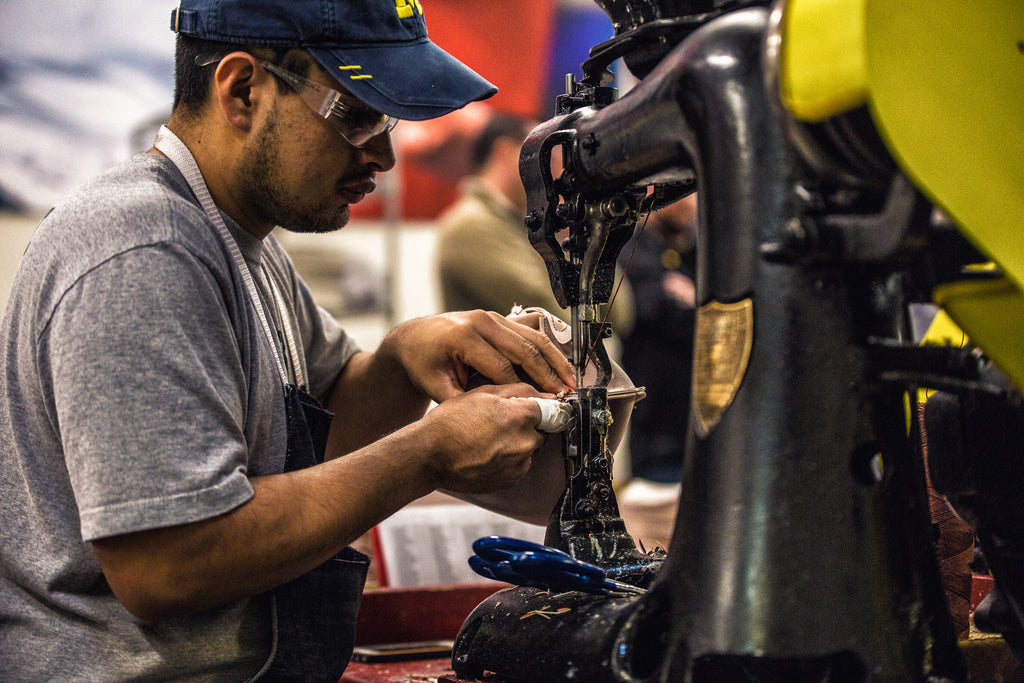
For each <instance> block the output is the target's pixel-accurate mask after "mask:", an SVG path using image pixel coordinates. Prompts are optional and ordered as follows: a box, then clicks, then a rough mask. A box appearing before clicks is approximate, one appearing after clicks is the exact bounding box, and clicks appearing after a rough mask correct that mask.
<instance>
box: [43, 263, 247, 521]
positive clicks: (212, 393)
mask: <svg viewBox="0 0 1024 683" xmlns="http://www.w3.org/2000/svg"><path fill="white" fill-rule="evenodd" d="M224 291H225V285H224V283H223V282H220V281H219V280H218V278H217V277H216V276H215V275H214V272H213V271H212V270H211V268H210V267H209V266H208V265H207V264H205V263H203V262H202V260H200V259H199V258H197V257H195V256H194V255H193V254H190V253H189V252H188V251H187V250H185V249H184V248H183V247H182V246H180V245H177V244H170V243H160V244H156V245H153V246H145V247H139V248H135V249H132V250H130V251H127V252H124V253H122V254H119V255H118V256H116V257H114V258H111V259H109V260H107V261H105V262H103V263H102V264H100V265H99V266H97V267H95V268H93V269H92V270H90V271H89V272H88V273H87V274H86V275H84V276H83V277H82V278H80V279H79V280H78V281H77V282H76V283H75V284H74V286H73V287H71V288H70V289H69V290H68V292H67V293H66V294H65V295H64V297H63V298H62V299H61V301H60V303H59V305H58V306H57V307H56V309H55V311H54V313H53V315H52V317H51V320H50V322H49V325H48V326H47V327H46V330H45V333H44V334H43V338H42V339H40V341H39V349H40V358H48V359H49V367H48V373H47V374H45V375H44V377H47V378H48V381H50V382H51V383H52V392H53V397H54V405H55V411H56V416H57V421H58V423H59V424H58V429H59V433H60V437H61V440H62V442H63V446H64V451H65V458H66V462H67V466H68V471H69V474H70V477H71V482H72V486H73V488H74V492H75V497H76V500H77V503H78V508H79V513H80V516H81V527H82V536H83V538H84V539H85V540H94V539H97V538H102V537H105V536H111V535H116V534H122V533H128V532H133V531H141V530H146V529H152V528H158V527H165V526H172V525H177V524H185V523H190V522H195V521H199V520H202V519H206V518H209V517H213V516H216V515H219V514H223V513H225V512H227V511H229V510H231V509H233V508H235V507H237V506H239V505H241V504H242V503H244V502H246V501H247V500H248V499H249V498H251V497H252V495H253V491H252V487H251V484H250V483H249V481H248V479H247V477H246V468H247V447H246V439H245V419H246V397H247V395H248V394H247V387H246V376H245V372H244V368H243V358H242V354H241V352H240V342H239V339H238V335H237V332H236V329H237V328H236V326H234V325H233V321H232V316H233V315H237V311H234V310H233V309H232V305H231V303H230V301H231V298H230V297H228V296H225V293H224Z"/></svg>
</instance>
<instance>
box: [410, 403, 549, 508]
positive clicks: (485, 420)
mask: <svg viewBox="0 0 1024 683" xmlns="http://www.w3.org/2000/svg"><path fill="white" fill-rule="evenodd" d="M530 396H539V397H548V398H550V395H546V394H541V393H539V392H537V390H535V389H534V388H533V387H531V386H530V385H528V384H523V383H519V384H503V385H486V386H483V387H480V388H478V389H474V390H472V391H469V392H466V393H464V394H460V395H459V396H456V397H454V398H451V399H449V400H447V401H445V402H443V403H441V404H439V405H438V406H436V407H435V408H433V409H432V410H430V411H429V412H428V413H427V414H426V416H425V417H424V418H423V423H424V424H423V428H424V430H425V431H426V433H427V434H429V435H431V436H432V437H433V438H434V441H433V442H434V443H435V444H436V448H435V449H434V460H433V467H434V469H435V471H436V473H437V477H438V485H437V488H441V489H445V490H448V491H454V492H459V493H488V492H492V491H502V490H505V489H508V488H510V487H511V486H512V485H514V484H515V483H516V482H517V481H519V480H520V479H521V478H522V477H523V476H524V475H525V474H526V472H527V471H528V470H529V469H530V466H531V464H532V459H533V456H534V454H535V453H536V452H537V450H538V449H539V448H540V447H541V446H542V445H543V444H544V441H545V439H546V438H547V436H546V435H545V434H544V433H542V432H540V431H538V430H537V425H538V424H539V423H540V408H539V407H538V405H537V403H536V402H535V401H531V400H529V398H528V397H530Z"/></svg>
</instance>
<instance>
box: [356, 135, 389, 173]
mask: <svg viewBox="0 0 1024 683" xmlns="http://www.w3.org/2000/svg"><path fill="white" fill-rule="evenodd" d="M356 149H358V150H359V154H360V156H362V157H363V160H364V161H365V162H366V164H368V165H370V166H372V167H374V168H375V169H376V170H377V171H390V170H391V169H392V168H394V167H395V147H394V145H392V144H391V133H390V132H384V133H381V134H380V135H378V136H376V137H373V138H370V139H369V140H368V141H367V142H366V144H365V145H363V146H362V147H357V148H356Z"/></svg>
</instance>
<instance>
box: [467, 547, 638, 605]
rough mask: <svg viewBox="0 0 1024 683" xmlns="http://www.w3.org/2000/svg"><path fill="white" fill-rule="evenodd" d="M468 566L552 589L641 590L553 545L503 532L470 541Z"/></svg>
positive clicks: (495, 576) (492, 575) (499, 578)
mask: <svg viewBox="0 0 1024 683" xmlns="http://www.w3.org/2000/svg"><path fill="white" fill-rule="evenodd" d="M473 552H475V553H476V555H473V556H471V557H470V558H469V566H470V567H471V568H472V569H473V571H475V572H476V573H477V574H480V575H481V576H486V577H487V578H489V579H494V580H496V581H504V582H505V583H511V584H515V585H517V586H529V587H532V588H543V589H546V590H552V591H558V592H562V591H582V592H585V593H604V594H615V593H617V594H622V593H627V594H633V595H635V594H640V593H643V592H644V590H643V589H642V588H637V587H636V586H631V585H629V584H628V583H622V582H621V581H614V580H612V579H609V578H608V577H607V575H606V573H605V571H604V570H603V569H601V568H600V567H598V566H597V565H595V564H590V563H589V562H581V561H580V560H577V559H575V558H573V557H571V556H570V555H569V554H568V553H564V552H562V551H561V550H558V549H557V548H552V547H550V546H546V545H541V544H539V543H533V542H531V541H524V540H521V539H518V538H508V537H506V536H485V537H483V538H478V539H477V540H476V541H475V542H474V543H473Z"/></svg>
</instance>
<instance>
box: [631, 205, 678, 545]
mask: <svg viewBox="0 0 1024 683" xmlns="http://www.w3.org/2000/svg"><path fill="white" fill-rule="evenodd" d="M642 224H643V225H644V228H643V230H642V231H641V230H640V229H639V228H638V229H637V231H636V234H635V235H634V237H633V239H632V240H631V241H630V242H629V243H627V244H626V246H625V247H623V249H622V252H621V253H620V255H619V261H620V263H622V264H623V266H626V267H627V270H626V277H627V278H629V281H630V284H632V286H633V293H634V296H635V300H636V323H635V325H634V326H633V329H632V331H631V332H630V334H629V335H627V336H625V337H624V338H623V340H622V367H623V368H625V370H626V372H628V373H629V375H630V378H631V379H632V380H633V381H634V382H636V383H637V384H638V385H642V386H644V387H645V388H646V390H647V396H646V398H645V399H644V400H643V401H640V402H639V403H637V405H636V410H635V411H634V412H633V416H632V419H631V421H630V432H629V454H630V459H631V466H632V475H633V479H631V480H630V482H629V483H628V484H627V485H626V487H625V488H624V489H623V490H622V492H621V494H620V496H619V507H620V510H621V512H622V517H623V519H625V520H626V525H627V527H628V528H629V530H630V532H631V533H632V534H633V535H634V536H636V537H638V538H642V539H643V541H644V543H645V544H646V545H648V546H653V545H656V544H660V545H663V546H666V547H667V546H668V542H669V540H670V539H671V537H672V528H673V525H674V522H675V513H676V507H677V504H678V501H679V490H680V484H679V480H680V477H681V475H682V469H683V455H684V453H685V451H686V435H687V428H688V424H689V415H690V385H691V383H692V369H691V367H692V365H693V358H692V356H693V330H694V324H695V321H696V308H695V307H696V291H695V286H694V279H695V274H696V262H695V258H696V239H697V195H696V194H691V195H688V196H686V197H684V198H682V199H679V200H677V201H676V202H674V203H672V204H669V205H668V206H666V207H664V208H662V209H659V210H658V211H654V212H653V213H651V214H650V215H649V216H648V218H647V220H646V223H645V224H644V223H643V222H642ZM627 264H628V266H627Z"/></svg>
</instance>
